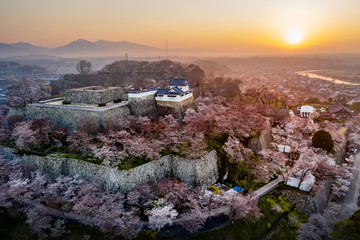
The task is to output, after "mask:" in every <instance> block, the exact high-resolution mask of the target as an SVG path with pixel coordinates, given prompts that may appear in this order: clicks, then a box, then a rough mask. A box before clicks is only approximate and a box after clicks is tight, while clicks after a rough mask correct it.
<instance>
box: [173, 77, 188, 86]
mask: <svg viewBox="0 0 360 240" xmlns="http://www.w3.org/2000/svg"><path fill="white" fill-rule="evenodd" d="M170 85H171V86H188V85H189V83H188V82H187V81H186V79H185V78H173V80H172V81H171V83H170Z"/></svg>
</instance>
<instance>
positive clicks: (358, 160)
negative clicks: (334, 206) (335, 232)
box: [340, 152, 360, 219]
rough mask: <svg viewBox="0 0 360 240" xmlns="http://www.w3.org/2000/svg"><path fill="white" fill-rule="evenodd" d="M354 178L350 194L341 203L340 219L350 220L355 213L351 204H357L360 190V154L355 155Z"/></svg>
mask: <svg viewBox="0 0 360 240" xmlns="http://www.w3.org/2000/svg"><path fill="white" fill-rule="evenodd" d="M352 173H353V175H354V178H353V179H352V180H351V182H350V183H351V185H350V187H349V192H348V193H347V194H346V196H345V197H344V199H343V200H342V202H341V210H340V219H345V218H349V217H350V216H351V215H352V214H353V211H351V208H349V205H351V204H357V201H358V198H359V190H360V152H359V153H358V154H356V155H355V159H354V168H353V170H352Z"/></svg>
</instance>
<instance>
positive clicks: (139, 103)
mask: <svg viewBox="0 0 360 240" xmlns="http://www.w3.org/2000/svg"><path fill="white" fill-rule="evenodd" d="M129 107H130V114H131V115H134V116H136V117H139V116H142V117H144V116H148V117H149V118H154V117H156V101H155V97H154V95H151V96H146V97H142V98H137V99H131V100H130V101H129Z"/></svg>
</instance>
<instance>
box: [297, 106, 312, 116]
mask: <svg viewBox="0 0 360 240" xmlns="http://www.w3.org/2000/svg"><path fill="white" fill-rule="evenodd" d="M313 112H314V107H313V106H309V105H304V106H301V108H300V117H310V115H311V114H312V113H313Z"/></svg>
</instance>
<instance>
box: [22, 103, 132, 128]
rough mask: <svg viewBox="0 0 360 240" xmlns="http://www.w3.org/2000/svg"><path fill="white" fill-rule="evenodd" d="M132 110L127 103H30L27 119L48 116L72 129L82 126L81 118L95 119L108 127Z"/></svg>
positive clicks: (54, 121)
mask: <svg viewBox="0 0 360 240" xmlns="http://www.w3.org/2000/svg"><path fill="white" fill-rule="evenodd" d="M129 115H130V110H129V108H128V106H127V104H126V103H118V104H114V105H111V106H104V107H92V108H86V107H77V106H67V105H66V106H63V105H50V104H41V103H35V104H29V105H27V106H26V112H25V117H26V119H39V118H47V119H49V120H50V121H51V122H53V123H55V124H57V125H59V126H64V127H69V128H71V129H74V128H77V127H79V126H80V124H81V121H79V120H80V119H81V118H87V119H92V120H94V122H95V123H97V124H98V125H99V126H102V127H106V126H108V124H109V123H110V122H111V121H112V119H114V118H123V119H125V118H127V117H128V116H129Z"/></svg>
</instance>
